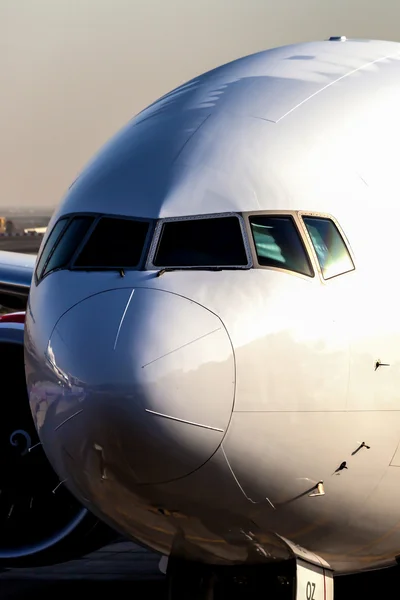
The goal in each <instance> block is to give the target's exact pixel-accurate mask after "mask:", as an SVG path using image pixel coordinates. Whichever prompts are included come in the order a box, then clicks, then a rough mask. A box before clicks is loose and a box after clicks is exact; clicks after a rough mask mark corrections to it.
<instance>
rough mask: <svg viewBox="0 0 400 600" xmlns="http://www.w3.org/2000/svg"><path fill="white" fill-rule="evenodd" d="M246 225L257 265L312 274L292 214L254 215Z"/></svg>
mask: <svg viewBox="0 0 400 600" xmlns="http://www.w3.org/2000/svg"><path fill="white" fill-rule="evenodd" d="M250 225H251V230H252V233H253V238H254V243H255V246H256V251H257V258H258V262H259V264H260V265H262V266H264V267H280V268H281V269H288V270H289V271H295V272H296V273H301V274H303V275H308V276H311V277H312V276H313V275H314V273H313V271H312V268H311V265H310V262H309V259H308V256H307V254H306V251H305V249H304V247H303V244H302V241H301V239H300V235H299V233H298V231H297V228H296V225H295V223H294V221H293V219H292V217H290V216H288V217H284V216H282V217H280V216H278V217H275V216H273V217H272V216H266V215H257V216H254V217H250Z"/></svg>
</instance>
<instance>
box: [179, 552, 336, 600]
mask: <svg viewBox="0 0 400 600" xmlns="http://www.w3.org/2000/svg"><path fill="white" fill-rule="evenodd" d="M167 589H168V595H167V598H168V600H225V599H228V598H229V600H236V599H237V600H242V599H243V600H244V599H246V600H253V599H254V600H259V599H260V598H271V599H273V600H333V574H332V571H331V570H330V569H329V568H326V567H325V566H322V564H321V565H316V564H313V563H311V562H307V561H305V560H303V559H302V558H299V557H298V556H296V557H294V558H293V559H291V560H287V561H282V562H279V563H272V564H270V565H257V566H240V567H222V566H215V567H213V566H210V565H202V564H197V563H189V562H187V561H181V560H180V559H176V558H174V559H171V560H170V561H169V563H168V567H167Z"/></svg>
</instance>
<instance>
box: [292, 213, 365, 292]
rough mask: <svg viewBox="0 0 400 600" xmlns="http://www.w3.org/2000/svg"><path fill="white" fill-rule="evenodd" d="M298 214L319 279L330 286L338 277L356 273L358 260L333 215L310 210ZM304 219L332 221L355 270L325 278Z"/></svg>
mask: <svg viewBox="0 0 400 600" xmlns="http://www.w3.org/2000/svg"><path fill="white" fill-rule="evenodd" d="M297 214H298V217H299V221H300V225H301V228H302V230H303V233H304V237H305V238H306V240H307V243H308V246H309V248H310V252H311V256H312V259H313V262H314V263H315V268H316V269H317V272H318V275H319V278H320V280H321V281H322V282H323V283H325V284H329V282H330V281H333V280H335V279H336V278H337V277H342V275H350V274H351V273H354V272H355V271H356V270H357V266H356V260H355V256H354V252H353V250H352V248H351V245H350V242H349V240H348V238H347V236H346V234H345V233H344V230H343V228H342V227H341V226H340V223H339V222H338V220H337V219H336V218H335V217H334V216H333V215H331V214H330V213H324V212H315V211H309V210H299V211H297ZM303 217H306V218H307V217H314V218H316V219H325V220H328V221H332V223H333V224H334V225H335V227H336V229H337V230H338V232H339V235H340V237H341V238H342V240H343V243H344V245H345V248H346V250H347V252H348V254H349V256H350V259H351V262H352V263H353V269H351V270H350V271H343V272H342V273H337V274H336V275H332V277H328V278H325V277H324V276H323V273H322V268H321V265H320V263H319V260H318V256H317V252H316V250H315V247H314V244H313V242H312V239H311V236H310V234H309V232H308V229H307V225H306V223H305V221H304V220H303Z"/></svg>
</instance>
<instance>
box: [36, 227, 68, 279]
mask: <svg viewBox="0 0 400 600" xmlns="http://www.w3.org/2000/svg"><path fill="white" fill-rule="evenodd" d="M67 223H68V219H60V220H59V221H57V223H56V224H55V225H54V227H53V229H52V231H51V233H50V235H49V237H48V238H47V240H46V243H45V246H44V248H43V250H42V254H41V255H40V258H39V260H38V262H37V265H36V272H35V273H36V278H37V279H40V278H41V277H42V271H43V267H44V265H45V264H46V263H47V260H48V258H49V256H50V253H51V252H52V250H53V249H54V246H55V243H56V242H57V240H58V238H59V236H60V235H61V233H62V231H63V230H64V228H65V227H66V225H67Z"/></svg>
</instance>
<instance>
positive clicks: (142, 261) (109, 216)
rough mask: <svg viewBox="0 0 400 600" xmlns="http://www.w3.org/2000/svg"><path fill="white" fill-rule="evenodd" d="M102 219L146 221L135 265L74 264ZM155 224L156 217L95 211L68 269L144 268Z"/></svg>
mask: <svg viewBox="0 0 400 600" xmlns="http://www.w3.org/2000/svg"><path fill="white" fill-rule="evenodd" d="M74 216H77V215H74ZM102 219H116V220H118V221H135V222H137V221H141V222H145V223H148V225H149V227H148V229H147V233H146V237H145V240H144V244H143V248H142V253H141V255H140V260H139V262H138V264H137V265H136V266H135V267H126V266H124V265H119V266H113V267H106V266H103V267H101V266H97V267H93V266H90V265H86V266H77V265H75V262H76V261H77V259H78V257H79V254H80V253H81V251H82V250H83V248H84V246H85V244H86V242H87V241H88V240H89V238H90V236H91V234H92V233H93V231H94V229H95V227H96V226H97V224H98V223H99V221H101V220H102ZM155 224H156V219H150V218H146V217H129V216H128V217H127V216H124V215H115V214H100V215H99V214H98V213H96V218H95V220H94V222H93V223H92V225H91V226H90V227H89V229H88V231H87V233H86V235H85V236H84V238H83V240H82V241H81V243H80V244H79V245H78V247H77V249H76V250H75V252H74V254H73V255H72V258H71V261H70V264H69V267H68V269H69V270H70V271H90V272H92V271H118V270H120V269H123V270H124V271H142V270H143V268H144V265H145V258H146V256H147V251H148V250H149V245H150V244H149V242H150V239H151V237H152V236H153V235H154V229H155Z"/></svg>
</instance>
